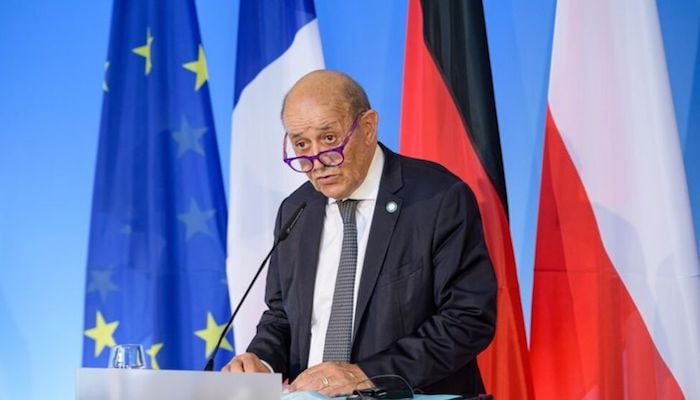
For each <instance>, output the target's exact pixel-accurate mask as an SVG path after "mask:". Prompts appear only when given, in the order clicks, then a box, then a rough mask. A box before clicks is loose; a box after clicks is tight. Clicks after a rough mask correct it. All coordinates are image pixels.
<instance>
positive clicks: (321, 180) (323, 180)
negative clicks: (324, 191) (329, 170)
mask: <svg viewBox="0 0 700 400" xmlns="http://www.w3.org/2000/svg"><path fill="white" fill-rule="evenodd" d="M334 179H335V175H322V176H319V177H317V178H316V183H318V184H321V185H327V184H329V183H332V182H333V180H334Z"/></svg>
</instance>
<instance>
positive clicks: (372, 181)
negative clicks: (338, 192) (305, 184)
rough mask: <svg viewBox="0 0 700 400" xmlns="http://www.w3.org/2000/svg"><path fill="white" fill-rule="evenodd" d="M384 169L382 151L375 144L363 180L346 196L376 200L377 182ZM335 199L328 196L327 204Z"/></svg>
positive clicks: (354, 198)
mask: <svg viewBox="0 0 700 400" xmlns="http://www.w3.org/2000/svg"><path fill="white" fill-rule="evenodd" d="M383 169H384V152H383V151H382V149H381V148H380V147H379V146H377V147H376V148H375V149H374V156H373V157H372V162H371V163H370V164H369V170H368V171H367V176H366V177H365V180H364V181H362V183H361V184H360V186H359V187H358V188H357V189H355V191H354V192H352V193H351V194H350V196H348V199H353V200H376V199H377V195H378V194H379V182H380V181H381V179H382V170H383ZM336 201H337V200H336V199H333V198H328V204H333V203H335V202H336Z"/></svg>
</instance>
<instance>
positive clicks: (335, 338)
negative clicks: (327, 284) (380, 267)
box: [323, 200, 357, 362]
mask: <svg viewBox="0 0 700 400" xmlns="http://www.w3.org/2000/svg"><path fill="white" fill-rule="evenodd" d="M338 208H339V209H340V216H341V217H342V218H343V247H342V248H341V250H340V264H339V265H338V276H337V277H336V279H335V291H334V292H333V304H332V306H331V316H330V320H329V321H328V331H326V343H325V345H324V348H323V361H343V362H348V361H350V349H351V344H352V314H353V297H354V296H353V294H354V291H355V268H356V266H357V225H356V224H355V210H356V209H357V200H345V201H339V202H338Z"/></svg>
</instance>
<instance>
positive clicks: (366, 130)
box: [361, 109, 379, 145]
mask: <svg viewBox="0 0 700 400" xmlns="http://www.w3.org/2000/svg"><path fill="white" fill-rule="evenodd" d="M378 123H379V114H378V113H377V112H376V111H374V110H372V109H370V110H367V111H365V114H364V116H363V117H362V120H361V125H362V134H363V137H364V139H365V143H367V145H371V144H374V143H375V142H376V141H377V126H378Z"/></svg>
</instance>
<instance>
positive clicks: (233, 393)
mask: <svg viewBox="0 0 700 400" xmlns="http://www.w3.org/2000/svg"><path fill="white" fill-rule="evenodd" d="M75 376H76V382H75V394H76V396H75V398H76V400H127V399H128V400H133V399H149V400H166V399H167V400H192V399H198V400H279V399H280V397H281V393H282V376H281V375H280V374H255V373H239V374H236V373H220V372H203V371H169V370H147V369H140V370H139V369H115V368H78V369H77V370H76V375H75Z"/></svg>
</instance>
